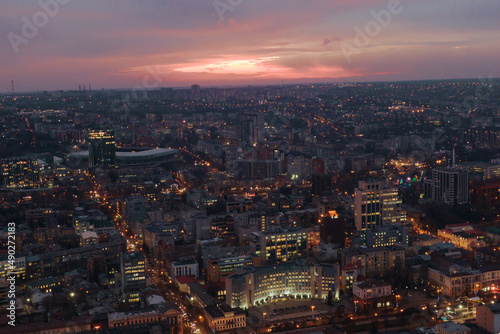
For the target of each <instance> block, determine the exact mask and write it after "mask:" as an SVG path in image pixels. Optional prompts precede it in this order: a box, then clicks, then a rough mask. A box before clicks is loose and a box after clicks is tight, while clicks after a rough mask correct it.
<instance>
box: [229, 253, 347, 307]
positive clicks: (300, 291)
mask: <svg viewBox="0 0 500 334" xmlns="http://www.w3.org/2000/svg"><path fill="white" fill-rule="evenodd" d="M329 293H331V294H332V297H333V298H337V297H338V295H339V268H338V265H337V264H319V265H308V264H306V263H305V261H300V260H299V261H296V262H288V263H283V264H278V265H271V266H263V267H258V268H252V267H244V268H240V269H239V270H238V271H237V272H236V273H235V274H233V275H231V276H229V277H228V278H227V279H226V303H227V304H228V305H230V306H231V307H241V308H244V309H247V308H250V307H252V306H255V305H257V304H263V303H268V302H271V301H273V300H274V299H276V298H280V297H283V296H289V297H290V296H291V297H293V298H319V299H326V298H327V297H328V294H329ZM299 296H300V297H299Z"/></svg>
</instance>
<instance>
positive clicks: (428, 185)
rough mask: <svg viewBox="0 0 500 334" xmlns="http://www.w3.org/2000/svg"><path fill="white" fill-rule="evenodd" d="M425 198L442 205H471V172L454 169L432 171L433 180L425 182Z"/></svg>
mask: <svg viewBox="0 0 500 334" xmlns="http://www.w3.org/2000/svg"><path fill="white" fill-rule="evenodd" d="M424 196H425V197H427V198H430V199H432V200H433V201H434V202H436V203H441V204H448V205H455V204H467V203H469V172H467V171H464V170H460V169H457V168H453V167H446V168H440V169H434V170H432V178H431V179H426V180H425V181H424Z"/></svg>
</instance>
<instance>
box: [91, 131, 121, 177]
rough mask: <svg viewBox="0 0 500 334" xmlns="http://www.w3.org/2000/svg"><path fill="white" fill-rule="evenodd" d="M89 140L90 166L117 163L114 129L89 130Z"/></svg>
mask: <svg viewBox="0 0 500 334" xmlns="http://www.w3.org/2000/svg"><path fill="white" fill-rule="evenodd" d="M88 141H89V168H93V167H96V166H113V165H115V163H116V143H115V132H114V131H113V130H89V132H88Z"/></svg>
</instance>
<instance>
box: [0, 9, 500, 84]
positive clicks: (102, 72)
mask: <svg viewBox="0 0 500 334" xmlns="http://www.w3.org/2000/svg"><path fill="white" fill-rule="evenodd" d="M54 3H55V4H56V5H54ZM42 4H52V5H42ZM120 4H123V2H120ZM499 9H500V4H499V3H497V2H494V1H481V2H479V3H476V2H475V3H470V2H467V1H451V0H443V1H434V2H432V3H430V2H423V3H422V2H419V3H417V2H412V1H404V0H401V1H387V0H385V1H379V0H373V1H367V0H363V1H357V2H356V4H351V3H350V2H349V1H336V2H335V3H329V2H327V1H316V2H315V3H314V4H310V3H301V2H299V1H287V2H286V4H285V2H284V1H275V2H272V3H269V2H267V3H265V4H264V3H263V2H262V1H252V2H250V1H244V0H241V1H234V0H233V1H226V0H219V1H217V0H216V1H214V2H206V3H203V4H186V3H179V4H176V3H167V2H159V1H154V2H151V3H148V4H147V6H145V5H143V4H142V5H141V4H136V3H134V2H127V3H126V5H121V6H118V4H117V2H116V1H107V2H105V3H100V2H97V1H86V2H85V3H77V2H71V1H62V0H58V1H55V0H54V1H41V2H40V3H28V2H25V1H16V2H15V3H8V4H5V5H4V11H3V12H2V14H0V15H1V16H2V21H1V22H2V23H0V32H1V34H2V35H3V36H4V37H3V38H2V42H0V44H1V45H2V47H1V48H0V57H1V59H2V60H3V61H2V67H1V68H0V78H2V80H0V81H1V82H0V92H10V91H11V80H12V79H13V80H14V81H15V91H16V92H23V91H36V90H59V89H61V90H71V89H73V90H75V89H78V85H83V84H87V85H88V84H91V85H92V88H93V89H94V90H96V89H102V88H104V89H111V88H117V89H131V88H133V87H137V86H140V87H144V88H157V87H181V86H182V87H185V86H190V85H191V84H193V83H198V84H200V85H202V86H231V85H237V86H238V85H280V84H281V83H282V81H284V82H285V83H288V84H291V83H293V84H296V83H316V82H363V81H406V80H436V79H461V78H471V79H474V78H475V79H477V78H481V77H483V78H484V77H489V76H491V77H498V76H500V72H499V69H498V66H496V65H495V57H494V54H495V53H496V52H495V51H498V45H496V43H495V41H496V40H495V38H496V35H497V31H498V30H499V28H500V26H499V23H498V20H496V19H495V15H494V13H496V12H498V10H499ZM30 24H31V25H32V27H35V28H34V29H32V30H31V31H30V30H29V26H30ZM27 33H29V34H27Z"/></svg>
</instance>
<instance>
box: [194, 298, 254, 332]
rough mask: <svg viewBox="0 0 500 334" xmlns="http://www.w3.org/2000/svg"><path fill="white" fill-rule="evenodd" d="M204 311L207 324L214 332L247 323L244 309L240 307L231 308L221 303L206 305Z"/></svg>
mask: <svg viewBox="0 0 500 334" xmlns="http://www.w3.org/2000/svg"><path fill="white" fill-rule="evenodd" d="M204 311H205V315H206V316H207V318H208V325H209V326H210V328H212V330H214V331H216V332H218V331H227V330H235V329H237V328H243V327H245V326H246V325H247V322H246V315H245V311H243V310H242V309H241V308H231V307H229V306H228V305H226V304H222V305H220V306H216V305H211V306H207V307H205V309H204Z"/></svg>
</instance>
